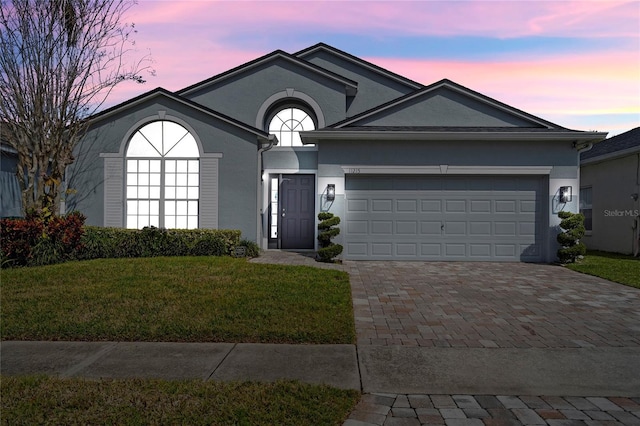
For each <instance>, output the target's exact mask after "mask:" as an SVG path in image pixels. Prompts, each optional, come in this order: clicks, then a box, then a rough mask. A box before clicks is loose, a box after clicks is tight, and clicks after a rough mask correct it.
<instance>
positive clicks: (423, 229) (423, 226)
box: [420, 221, 442, 236]
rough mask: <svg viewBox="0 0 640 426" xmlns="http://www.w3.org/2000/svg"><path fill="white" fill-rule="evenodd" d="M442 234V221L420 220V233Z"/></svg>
mask: <svg viewBox="0 0 640 426" xmlns="http://www.w3.org/2000/svg"><path fill="white" fill-rule="evenodd" d="M441 234H442V222H440V221H437V222H435V221H434V222H429V221H421V222H420V235H425V236H429V235H432V236H433V235H437V236H440V235H441Z"/></svg>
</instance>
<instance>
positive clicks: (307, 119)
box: [268, 106, 316, 146]
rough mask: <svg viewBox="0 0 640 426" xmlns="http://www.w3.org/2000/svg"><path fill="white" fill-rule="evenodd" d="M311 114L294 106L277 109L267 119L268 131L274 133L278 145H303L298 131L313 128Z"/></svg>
mask: <svg viewBox="0 0 640 426" xmlns="http://www.w3.org/2000/svg"><path fill="white" fill-rule="evenodd" d="M315 129H316V124H315V121H314V119H313V118H312V117H311V115H310V114H309V113H308V112H306V111H304V110H303V109H301V108H298V107H296V106H286V107H285V108H282V109H279V110H277V112H276V113H275V114H274V115H273V116H272V118H271V120H270V121H269V126H268V132H269V133H271V134H273V135H276V137H277V138H278V141H280V143H279V144H278V146H303V145H302V140H301V139H300V135H299V134H298V133H299V132H302V131H308V130H315Z"/></svg>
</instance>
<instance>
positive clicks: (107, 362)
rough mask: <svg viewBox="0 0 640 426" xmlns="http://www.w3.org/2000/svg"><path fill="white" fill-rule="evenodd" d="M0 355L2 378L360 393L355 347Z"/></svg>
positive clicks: (76, 347)
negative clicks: (237, 384) (260, 384)
mask: <svg viewBox="0 0 640 426" xmlns="http://www.w3.org/2000/svg"><path fill="white" fill-rule="evenodd" d="M0 351H1V354H2V356H1V359H0V372H1V373H2V374H3V375H25V374H49V375H56V376H60V377H87V378H96V379H97V378H134V377H135V378H158V379H167V380H179V379H202V380H223V381H233V380H240V381H244V380H252V381H274V380H277V379H291V380H300V381H302V382H305V383H315V384H321V383H322V384H327V385H331V386H335V387H338V388H343V389H356V390H360V389H361V386H360V375H359V372H358V361H357V356H356V347H355V346H354V345H285V344H254V343H147V342H23V341H6V342H2V343H1V345H0Z"/></svg>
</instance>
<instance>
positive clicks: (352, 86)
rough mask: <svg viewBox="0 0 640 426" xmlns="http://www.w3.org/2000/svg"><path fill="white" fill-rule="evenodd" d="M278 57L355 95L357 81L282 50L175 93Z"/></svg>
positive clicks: (193, 90) (205, 85) (210, 82)
mask: <svg viewBox="0 0 640 426" xmlns="http://www.w3.org/2000/svg"><path fill="white" fill-rule="evenodd" d="M278 59H283V60H285V61H288V62H291V63H293V64H295V65H298V66H300V67H302V68H305V69H307V70H309V71H311V72H312V73H315V74H317V75H320V76H323V77H325V78H328V79H330V80H333V81H336V82H338V83H340V84H344V86H345V89H346V92H347V94H348V95H355V93H356V92H357V90H358V83H357V82H355V81H353V80H350V79H348V78H346V77H343V76H341V75H338V74H336V73H334V72H332V71H329V70H326V69H324V68H321V67H319V66H317V65H314V64H312V63H310V62H307V61H305V60H303V59H300V58H298V57H296V56H293V55H290V54H288V53H287V52H284V51H282V50H275V51H273V52H271V53H269V54H266V55H264V56H261V57H259V58H257V59H254V60H253V61H250V62H247V63H245V64H242V65H240V66H237V67H235V68H232V69H230V70H228V71H225V72H223V73H221V74H218V75H215V76H213V77H211V78H208V79H206V80H204V81H201V82H199V83H196V84H193V85H191V86H188V87H185V88H184V89H181V90H178V91H177V92H176V93H177V94H179V95H181V96H185V95H189V94H190V93H193V92H195V91H196V90H201V89H203V88H205V87H207V86H211V85H213V84H216V83H219V82H221V81H224V80H225V79H228V78H231V77H233V76H235V75H237V74H240V73H242V72H246V71H249V70H251V69H253V68H257V67H259V66H261V65H263V64H265V63H268V62H271V61H275V60H278Z"/></svg>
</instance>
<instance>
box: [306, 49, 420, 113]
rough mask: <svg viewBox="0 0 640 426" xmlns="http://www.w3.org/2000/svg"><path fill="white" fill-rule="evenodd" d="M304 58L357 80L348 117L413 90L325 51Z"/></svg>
mask: <svg viewBox="0 0 640 426" xmlns="http://www.w3.org/2000/svg"><path fill="white" fill-rule="evenodd" d="M304 59H305V60H307V61H309V62H311V63H313V64H315V65H318V66H320V67H322V68H325V69H327V70H329V71H333V72H334V73H336V74H339V75H342V76H345V77H347V78H348V79H350V80H354V81H357V82H358V94H357V95H356V97H355V98H354V99H353V101H352V102H351V103H350V105H349V108H348V112H347V115H348V116H350V117H352V116H354V115H356V114H359V113H361V112H364V111H367V110H369V109H371V108H374V107H376V106H378V105H381V104H383V103H385V102H388V101H391V100H393V99H396V98H399V97H400V96H403V95H406V94H407V93H410V92H412V91H413V90H415V89H413V88H410V87H408V86H407V85H405V84H403V83H400V82H398V81H397V80H394V79H392V78H389V77H385V76H383V75H382V74H380V73H378V72H375V71H372V70H370V69H367V68H365V67H362V66H360V65H358V64H355V63H353V62H350V61H348V60H345V59H342V58H339V57H337V56H335V55H332V54H330V53H328V52H325V51H316V52H313V53H311V54H308V55H305V56H304Z"/></svg>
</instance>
